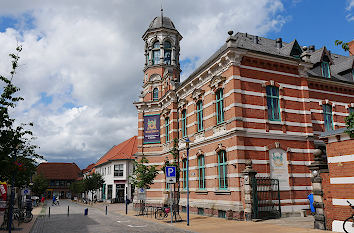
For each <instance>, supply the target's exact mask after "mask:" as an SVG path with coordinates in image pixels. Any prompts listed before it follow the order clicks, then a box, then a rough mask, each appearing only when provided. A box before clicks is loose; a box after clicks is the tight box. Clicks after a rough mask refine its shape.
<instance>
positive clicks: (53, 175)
mask: <svg viewBox="0 0 354 233" xmlns="http://www.w3.org/2000/svg"><path fill="white" fill-rule="evenodd" d="M37 173H38V174H42V175H43V176H44V177H45V178H47V179H48V181H49V186H48V188H47V190H46V196H47V198H52V197H53V195H55V196H57V197H60V198H71V192H70V184H71V183H72V182H74V181H75V180H77V179H78V178H79V177H80V176H81V170H80V168H79V167H78V166H77V165H76V164H75V163H41V164H39V165H38V167H37Z"/></svg>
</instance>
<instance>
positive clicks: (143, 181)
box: [131, 157, 158, 189]
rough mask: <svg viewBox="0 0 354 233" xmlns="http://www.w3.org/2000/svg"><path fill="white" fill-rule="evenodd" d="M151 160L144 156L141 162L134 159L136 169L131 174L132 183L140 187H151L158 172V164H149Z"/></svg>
mask: <svg viewBox="0 0 354 233" xmlns="http://www.w3.org/2000/svg"><path fill="white" fill-rule="evenodd" d="M147 163H149V160H148V159H147V158H145V157H142V158H141V160H140V162H136V161H134V167H135V170H134V172H133V175H132V176H131V183H132V184H133V185H134V186H135V187H138V188H143V189H150V185H152V184H153V183H154V179H155V177H156V175H157V173H158V171H157V169H156V166H148V165H146V164H147Z"/></svg>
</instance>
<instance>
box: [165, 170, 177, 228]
mask: <svg viewBox="0 0 354 233" xmlns="http://www.w3.org/2000/svg"><path fill="white" fill-rule="evenodd" d="M165 174H166V183H168V184H175V183H176V167H175V166H168V167H166V170H165ZM172 192H173V191H172V185H170V214H171V223H172V221H173V204H174V203H173V199H172V197H173V196H172Z"/></svg>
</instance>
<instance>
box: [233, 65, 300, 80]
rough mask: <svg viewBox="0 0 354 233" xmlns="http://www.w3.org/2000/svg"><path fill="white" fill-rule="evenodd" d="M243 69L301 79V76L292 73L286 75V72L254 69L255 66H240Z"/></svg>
mask: <svg viewBox="0 0 354 233" xmlns="http://www.w3.org/2000/svg"><path fill="white" fill-rule="evenodd" d="M240 67H241V68H245V69H249V70H257V71H262V72H266V73H271V74H280V75H285V76H292V77H296V78H299V77H300V76H299V75H297V74H291V73H285V72H280V71H275V70H267V69H262V68H258V67H253V66H247V65H240Z"/></svg>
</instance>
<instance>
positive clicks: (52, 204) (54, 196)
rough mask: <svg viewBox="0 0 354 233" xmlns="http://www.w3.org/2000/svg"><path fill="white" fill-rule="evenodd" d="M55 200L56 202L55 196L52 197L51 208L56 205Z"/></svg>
mask: <svg viewBox="0 0 354 233" xmlns="http://www.w3.org/2000/svg"><path fill="white" fill-rule="evenodd" d="M56 200H57V198H56V197H55V195H53V203H52V206H53V205H56V203H55V202H56Z"/></svg>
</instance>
